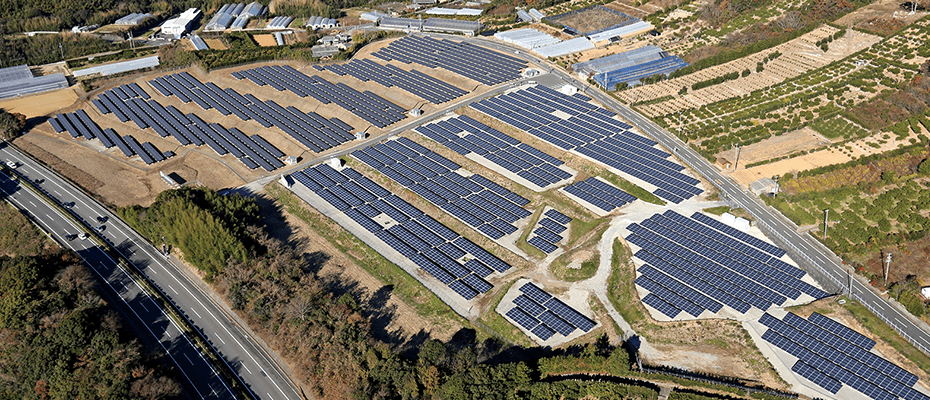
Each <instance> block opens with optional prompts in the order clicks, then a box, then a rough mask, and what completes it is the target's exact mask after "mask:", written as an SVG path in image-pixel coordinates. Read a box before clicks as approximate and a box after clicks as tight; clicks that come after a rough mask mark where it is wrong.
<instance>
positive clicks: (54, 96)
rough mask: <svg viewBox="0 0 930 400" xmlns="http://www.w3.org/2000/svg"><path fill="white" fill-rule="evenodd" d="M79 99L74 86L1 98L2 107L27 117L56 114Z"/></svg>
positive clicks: (0, 106)
mask: <svg viewBox="0 0 930 400" xmlns="http://www.w3.org/2000/svg"><path fill="white" fill-rule="evenodd" d="M77 99H78V94H77V93H76V92H75V89H74V88H66V89H60V90H54V91H51V92H45V93H39V94H35V95H32V96H24V97H17V98H12V99H4V100H0V108H2V109H4V110H7V111H9V112H17V113H20V114H23V115H25V116H26V118H33V117H40V116H47V115H52V114H55V113H57V112H59V111H61V110H62V109H64V108H68V107H70V106H71V105H72V104H74V102H75V101H76V100H77Z"/></svg>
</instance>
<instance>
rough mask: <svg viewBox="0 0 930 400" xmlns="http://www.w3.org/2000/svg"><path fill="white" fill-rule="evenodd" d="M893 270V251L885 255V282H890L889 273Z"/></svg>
mask: <svg viewBox="0 0 930 400" xmlns="http://www.w3.org/2000/svg"><path fill="white" fill-rule="evenodd" d="M890 272H891V253H888V255H887V256H886V257H885V284H886V285H887V284H888V273H890Z"/></svg>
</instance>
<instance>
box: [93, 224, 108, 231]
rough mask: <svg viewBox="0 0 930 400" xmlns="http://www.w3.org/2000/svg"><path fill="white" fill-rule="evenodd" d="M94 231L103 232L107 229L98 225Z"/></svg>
mask: <svg viewBox="0 0 930 400" xmlns="http://www.w3.org/2000/svg"><path fill="white" fill-rule="evenodd" d="M94 229H96V230H97V232H103V231H104V230H105V229H107V227H106V225H97V226H95V227H94Z"/></svg>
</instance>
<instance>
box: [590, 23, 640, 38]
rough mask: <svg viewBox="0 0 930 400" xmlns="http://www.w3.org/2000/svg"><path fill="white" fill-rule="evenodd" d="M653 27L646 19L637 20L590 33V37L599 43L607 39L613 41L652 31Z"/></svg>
mask: <svg viewBox="0 0 930 400" xmlns="http://www.w3.org/2000/svg"><path fill="white" fill-rule="evenodd" d="M652 28H653V26H652V24H650V23H648V22H646V21H636V22H634V23H632V24H629V25H624V26H620V27H616V28H613V29H608V30H606V31H603V32H598V33H595V34H592V35H588V39H591V41H592V42H594V43H598V42H602V41H605V40H610V41H611V42H616V41H619V40H621V39H626V38H629V37H633V36H636V35H641V34H643V33H646V32H649V31H651V30H652Z"/></svg>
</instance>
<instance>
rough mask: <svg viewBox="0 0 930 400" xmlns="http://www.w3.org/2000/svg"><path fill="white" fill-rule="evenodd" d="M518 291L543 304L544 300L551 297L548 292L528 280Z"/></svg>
mask: <svg viewBox="0 0 930 400" xmlns="http://www.w3.org/2000/svg"><path fill="white" fill-rule="evenodd" d="M520 291H521V292H523V293H524V294H526V296H527V297H529V298H530V299H532V300H533V301H535V302H537V303H539V304H544V303H545V302H547V301H549V299H550V298H552V295H550V294H549V293H546V292H545V291H543V290H542V289H540V288H539V287H537V286H536V285H534V284H532V283H530V282H527V283H526V284H524V285H523V286H521V287H520Z"/></svg>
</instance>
